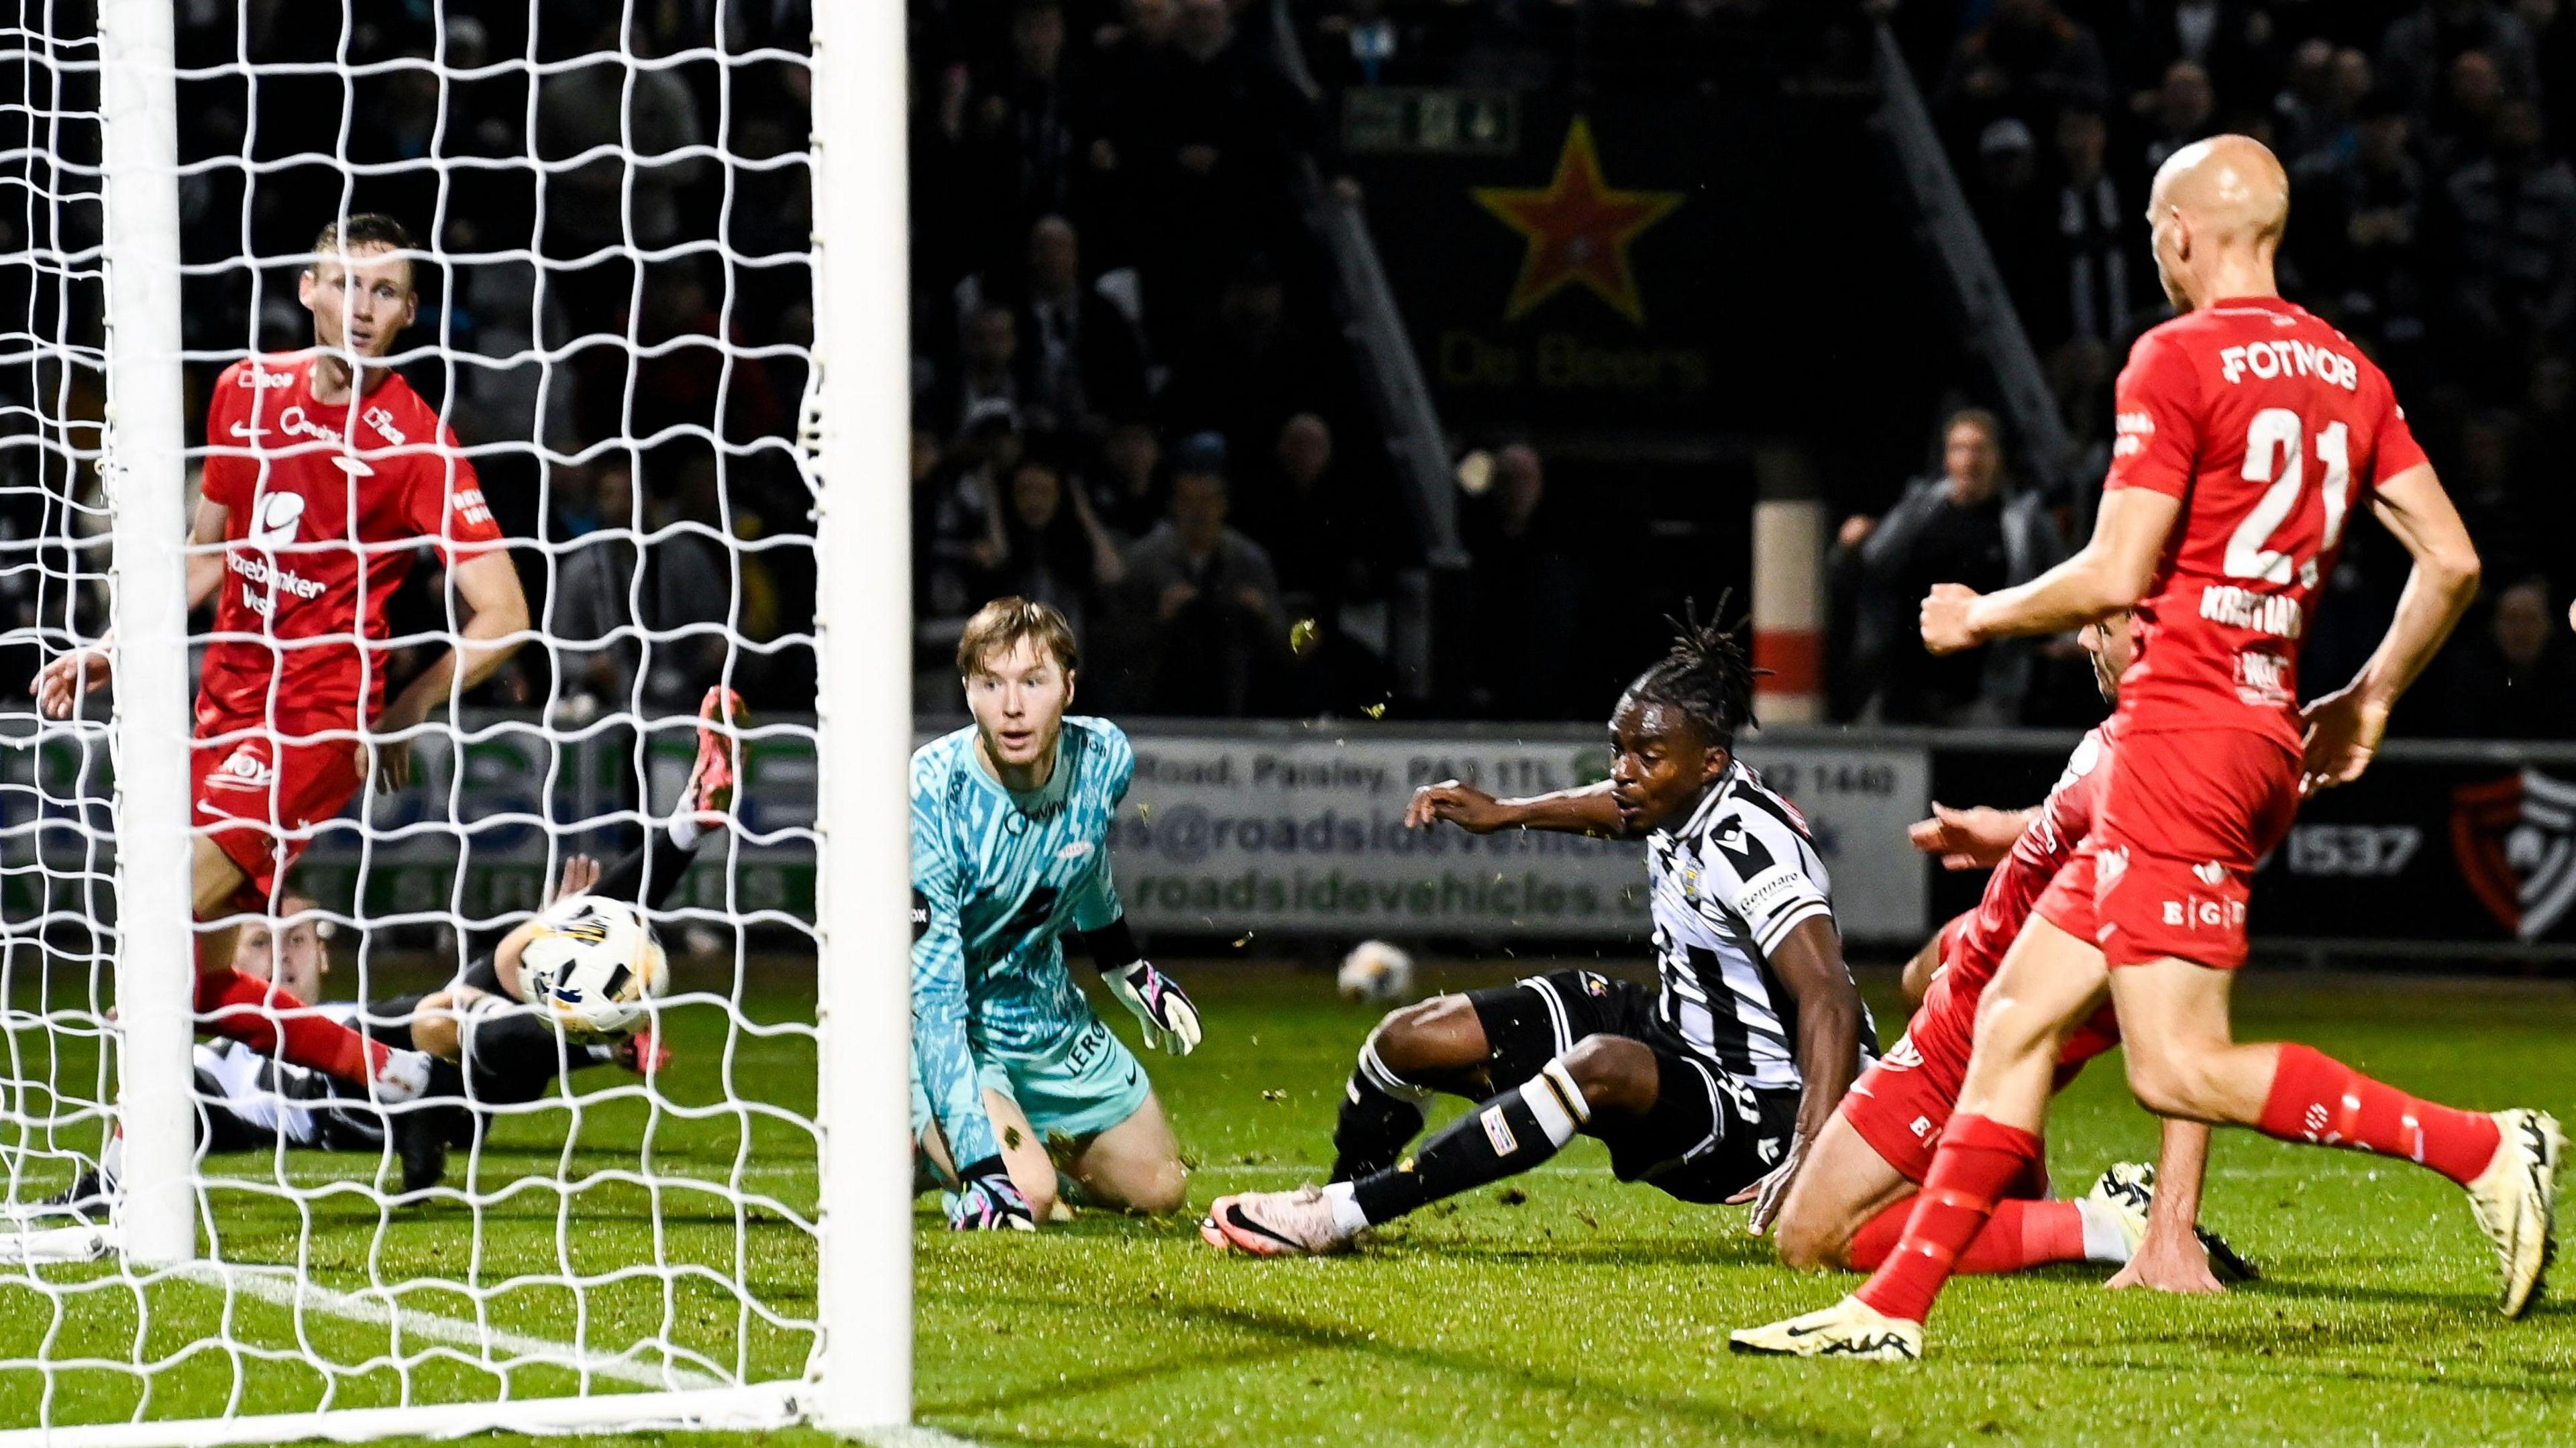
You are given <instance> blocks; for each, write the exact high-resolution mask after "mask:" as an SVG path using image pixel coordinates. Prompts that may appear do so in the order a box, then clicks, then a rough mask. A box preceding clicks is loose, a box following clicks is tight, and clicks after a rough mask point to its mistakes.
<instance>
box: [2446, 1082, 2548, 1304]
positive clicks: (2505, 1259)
mask: <svg viewBox="0 0 2576 1448" xmlns="http://www.w3.org/2000/svg"><path fill="white" fill-rule="evenodd" d="M2494 1120H2495V1124H2496V1132H2497V1136H2498V1140H2497V1142H2496V1153H2495V1156H2494V1157H2493V1158H2492V1159H2490V1160H2489V1161H2488V1162H2487V1169H2486V1170H2485V1171H2482V1172H2480V1173H2478V1178H2477V1180H2475V1181H2473V1182H2471V1183H2469V1206H2470V1209H2471V1210H2473V1211H2475V1212H2476V1213H2477V1217H2478V1225H2479V1226H2480V1227H2483V1228H2485V1229H2486V1234H2487V1237H2488V1239H2489V1240H2491V1241H2493V1242H2494V1243H2495V1245H2496V1263H2497V1265H2498V1266H2499V1267H2501V1268H2502V1269H2503V1271H2504V1291H2503V1293H2502V1295H2501V1296H2499V1297H2498V1299H2497V1301H2496V1306H2498V1307H2499V1308H2501V1309H2503V1312H2504V1315H2505V1316H2507V1317H2520V1316H2522V1314H2523V1311H2524V1309H2526V1308H2528V1307H2530V1306H2531V1302H2532V1299H2533V1298H2535V1297H2538V1296H2539V1295H2540V1285H2541V1281H2542V1279H2543V1278H2544V1277H2546V1276H2547V1275H2548V1272H2549V1259H2550V1256H2551V1254H2552V1253H2553V1252H2555V1251H2556V1250H2557V1243H2556V1242H2555V1241H2554V1240H2553V1238H2554V1235H2555V1232H2556V1222H2555V1221H2554V1213H2555V1211H2556V1208H2557V1205H2558V1163H2559V1158H2560V1157H2561V1156H2563V1155H2564V1154H2565V1153H2566V1150H2567V1137H2566V1135H2565V1133H2563V1132H2561V1131H2560V1130H2559V1129H2558V1118H2556V1117H2554V1116H2551V1115H2550V1114H2549V1113H2547V1112H2545V1111H2499V1112H2497V1113H2495V1118H2494Z"/></svg>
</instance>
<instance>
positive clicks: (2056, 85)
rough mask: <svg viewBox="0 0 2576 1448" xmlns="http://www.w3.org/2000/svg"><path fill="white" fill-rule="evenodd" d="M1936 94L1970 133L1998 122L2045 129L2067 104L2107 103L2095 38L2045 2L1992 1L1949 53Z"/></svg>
mask: <svg viewBox="0 0 2576 1448" xmlns="http://www.w3.org/2000/svg"><path fill="white" fill-rule="evenodd" d="M1940 96H1941V102H1942V105H1943V106H1944V108H1945V109H1947V110H1948V111H1949V112H1950V113H1951V115H1952V116H1953V118H1954V120H1955V121H1956V122H1957V123H1958V124H1960V125H1963V126H1966V127H1969V128H1970V129H1969V134H1971V135H1973V134H1976V133H1978V132H1980V131H1982V130H1983V129H1984V128H1985V125H1986V123H1987V122H1989V121H1992V120H1996V119H1999V118H2001V117H2004V116H2012V117H2015V118H2018V119H2020V120H2022V121H2024V122H2036V123H2041V124H2045V123H2046V122H2047V121H2048V120H2049V118H2051V117H2052V116H2054V115H2055V114H2056V113H2057V111H2058V110H2059V109H2061V108H2063V107H2066V106H2091V107H2095V108H2099V107H2101V106H2104V105H2107V104H2108V103H2109V102H2110V99H2111V72H2110V69H2109V67H2107V66H2106V65H2104V64H2103V61H2102V46H2101V43H2100V41H2098V40H2097V39H2095V38H2094V34H2093V32H2092V31H2091V30H2090V29H2088V28H2086V27H2085V26H2082V25H2079V24H2077V23H2076V22H2074V21H2072V20H2069V19H2067V18H2066V17H2065V16H2064V15H2062V14H2060V13H2059V12H2058V9H2057V6H2056V5H2055V4H2053V3H2051V0H1995V7H1994V11H1993V13H1992V14H1991V15H1990V16H1989V17H1988V18H1987V20H1986V23H1985V24H1983V25H1980V26H1978V27H1977V28H1976V29H1974V30H1971V31H1969V32H1968V33H1967V34H1966V35H1965V36H1963V37H1961V38H1960V41H1959V44H1958V48H1957V49H1956V50H1954V51H1952V52H1951V55H1950V69H1949V73H1948V75H1947V76H1945V77H1944V78H1943V79H1942V82H1941V89H1940Z"/></svg>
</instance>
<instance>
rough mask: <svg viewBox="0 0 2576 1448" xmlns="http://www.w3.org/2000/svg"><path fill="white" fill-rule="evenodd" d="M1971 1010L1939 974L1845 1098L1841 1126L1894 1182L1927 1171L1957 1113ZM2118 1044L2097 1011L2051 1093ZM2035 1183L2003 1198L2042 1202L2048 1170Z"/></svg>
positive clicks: (1919, 1177) (2114, 1026)
mask: <svg viewBox="0 0 2576 1448" xmlns="http://www.w3.org/2000/svg"><path fill="white" fill-rule="evenodd" d="M1976 1031H1977V1002H1976V998H1975V997H1973V996H1962V995H1956V994H1953V993H1952V991H1951V989H1950V977H1949V975H1948V973H1947V972H1944V973H1943V974H1942V975H1941V976H1940V977H1939V978H1938V979H1936V980H1934V981H1933V982H1932V989H1931V990H1929V991H1927V992H1925V993H1924V996H1923V1008H1922V1009H1921V1010H1919V1011H1916V1012H1915V1013H1914V1019H1912V1020H1910V1021H1908V1022H1906V1023H1905V1034H1904V1036H1903V1037H1902V1038H1900V1039H1899V1040H1898V1041H1897V1043H1896V1045H1895V1048H1894V1049H1892V1050H1890V1051H1889V1052H1888V1053H1887V1055H1886V1056H1885V1057H1883V1058H1882V1059H1880V1061H1879V1062H1878V1064H1876V1065H1874V1066H1872V1067H1870V1068H1869V1069H1868V1070H1867V1071H1865V1072H1863V1073H1861V1078H1860V1079H1859V1080H1858V1081H1855V1082H1853V1083H1852V1088H1851V1090H1850V1091H1849V1092H1848V1093H1847V1094H1845V1095H1844V1097H1843V1100H1842V1106H1841V1107H1840V1108H1839V1109H1840V1110H1841V1112H1842V1117H1843V1120H1845V1121H1848V1122H1850V1123H1851V1126H1852V1130H1854V1131H1857V1132H1859V1133H1860V1138H1861V1140H1863V1141H1866V1142H1868V1143H1869V1145H1870V1149H1871V1150H1873V1151H1875V1152H1877V1153H1878V1154H1879V1156H1880V1158H1881V1159H1883V1160H1885V1161H1886V1163H1887V1164H1888V1165H1889V1166H1892V1167H1894V1168H1896V1171H1897V1174H1898V1175H1899V1176H1902V1177H1904V1178H1905V1179H1906V1180H1907V1181H1910V1182H1912V1183H1914V1184H1915V1185H1917V1186H1920V1185H1922V1184H1923V1174H1924V1173H1925V1172H1927V1171H1929V1170H1931V1168H1932V1151H1933V1148H1934V1147H1936V1146H1938V1145H1939V1144H1940V1141H1941V1129H1942V1128H1943V1127H1945V1126H1947V1125H1949V1124H1950V1113H1951V1112H1952V1111H1954V1110H1956V1109H1957V1108H1958V1105H1959V1088H1960V1087H1961V1086H1962V1085H1964V1084H1965V1083H1966V1081H1967V1079H1968V1054H1969V1052H1970V1050H1971V1049H1973V1048H1974V1046H1975V1044H1976ZM2119 1043H2120V1022H2119V1018H2118V1017H2117V1016H2115V1015H2114V1014H2112V1011H2111V1007H2110V1006H2109V1005H2107V1004H2106V1005H2104V1006H2103V1007H2102V1008H2101V1009H2100V1010H2099V1011H2096V1012H2095V1013H2094V1014H2093V1016H2092V1018H2091V1019H2090V1020H2087V1021H2086V1022H2085V1023H2084V1024H2083V1025H2081V1026H2079V1027H2077V1028H2076V1030H2075V1033H2074V1034H2073V1035H2071V1036H2069V1037H2068V1038H2067V1041H2066V1049H2065V1052H2064V1054H2063V1055H2061V1056H2060V1057H2059V1058H2058V1063H2057V1080H2056V1083H2055V1089H2057V1090H2061V1091H2062V1090H2064V1089H2065V1088H2066V1083H2067V1082H2069V1081H2072V1080H2074V1079H2075V1077H2076V1074H2077V1073H2078V1072H2080V1071H2082V1070H2083V1069H2084V1063H2085V1062H2087V1061H2090V1060H2092V1059H2093V1058H2094V1057H2096V1056H2099V1055H2101V1054H2102V1053H2103V1052H2105V1051H2107V1050H2109V1049H2111V1048H2112V1047H2113V1046H2116V1045H2118V1044H2119ZM2035 1170H2036V1172H2037V1175H2036V1177H2035V1178H2032V1179H2029V1180H2025V1181H2022V1182H2018V1183H2015V1184H2014V1186H2013V1188H2012V1189H2011V1190H2010V1191H2008V1192H2006V1193H2005V1195H2007V1196H2022V1197H2032V1198H2038V1197H2044V1196H2047V1195H2048V1169H2047V1167H2046V1165H2045V1164H2044V1163H2043V1164H2038V1165H2036V1167H2035Z"/></svg>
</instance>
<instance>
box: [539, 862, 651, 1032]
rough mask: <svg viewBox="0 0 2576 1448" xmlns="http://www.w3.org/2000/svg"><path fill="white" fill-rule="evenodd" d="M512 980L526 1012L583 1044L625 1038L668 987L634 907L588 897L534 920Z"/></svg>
mask: <svg viewBox="0 0 2576 1448" xmlns="http://www.w3.org/2000/svg"><path fill="white" fill-rule="evenodd" d="M519 972H520V975H519V978H520V983H521V987H522V989H524V990H525V991H526V993H527V1000H528V1004H530V1005H532V1006H541V1007H543V1008H544V1009H545V1010H546V1011H547V1012H548V1013H549V1014H551V1015H552V1016H553V1017H554V1019H555V1022H556V1024H558V1025H560V1026H561V1027H563V1029H564V1032H565V1033H566V1034H567V1035H572V1036H577V1037H583V1038H590V1039H597V1038H602V1037H610V1036H619V1035H623V1034H625V1033H626V1032H627V1031H628V1030H630V1029H631V1028H632V1027H633V1026H634V1024H635V1021H636V1019H637V1018H638V1017H640V1016H642V1015H643V1014H644V1002H645V1001H647V1000H649V999H651V998H652V997H655V996H658V995H660V994H662V992H663V991H664V990H666V989H668V988H669V986H670V982H671V968H670V963H669V961H668V959H667V958H666V957H665V956H664V955H663V953H662V942H661V941H659V940H657V939H655V938H654V936H653V927H652V926H651V925H650V924H649V923H647V922H646V921H645V919H644V917H643V916H642V915H641V914H639V913H637V911H636V909H635V907H634V906H632V905H629V904H627V903H625V902H624V901H622V900H609V899H604V898H601V897H598V896H593V895H575V896H573V897H572V898H570V899H568V900H558V901H556V902H555V904H554V905H553V906H551V907H550V908H548V909H547V911H546V912H545V914H543V915H541V916H539V917H537V934H536V938H535V939H533V940H531V941H529V942H528V948H527V950H526V952H525V953H524V954H522V955H521V956H520V957H519Z"/></svg>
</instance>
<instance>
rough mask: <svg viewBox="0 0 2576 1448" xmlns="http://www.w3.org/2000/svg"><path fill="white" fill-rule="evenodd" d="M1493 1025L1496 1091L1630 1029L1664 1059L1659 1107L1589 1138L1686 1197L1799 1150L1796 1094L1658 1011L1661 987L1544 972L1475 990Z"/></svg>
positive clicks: (1717, 1192)
mask: <svg viewBox="0 0 2576 1448" xmlns="http://www.w3.org/2000/svg"><path fill="white" fill-rule="evenodd" d="M1467 1001H1468V1003H1469V1004H1470V1005H1473V1006H1474V1007H1475V1008H1476V1019H1477V1020H1478V1021H1479V1022H1481V1023H1482V1024H1483V1026H1484V1028H1485V1041H1486V1043H1487V1045H1488V1046H1490V1047H1491V1049H1492V1052H1493V1054H1492V1056H1491V1057H1490V1058H1489V1069H1490V1072H1491V1076H1492V1080H1493V1086H1494V1089H1495V1090H1497V1091H1503V1090H1508V1089H1510V1088H1511V1087H1512V1086H1514V1085H1517V1084H1519V1083H1520V1082H1523V1081H1527V1080H1529V1079H1530V1078H1531V1077H1533V1076H1536V1075H1537V1074H1538V1073H1539V1070H1540V1068H1542V1067H1544V1066H1545V1065H1547V1063H1548V1062H1549V1061H1551V1060H1554V1059H1555V1058H1556V1057H1558V1056H1561V1055H1563V1054H1564V1053H1566V1052H1567V1051H1570V1050H1572V1049H1574V1045H1575V1043H1576V1042H1578V1041H1581V1040H1583V1039H1584V1038H1585V1037H1587V1036H1621V1037H1625V1038H1626V1039H1628V1040H1631V1041H1636V1042H1638V1043H1640V1044H1642V1045H1643V1046H1645V1047H1646V1049H1648V1050H1650V1051H1652V1052H1654V1054H1655V1075H1656V1083H1657V1084H1656V1091H1655V1105H1654V1108H1653V1109H1652V1110H1650V1111H1648V1112H1647V1113H1646V1114H1645V1115H1644V1116H1642V1117H1633V1118H1630V1117H1623V1118H1620V1119H1617V1120H1611V1119H1607V1118H1599V1117H1596V1118H1595V1119H1594V1120H1593V1121H1592V1123H1591V1124H1590V1125H1589V1126H1586V1127H1585V1128H1584V1134H1585V1135H1587V1136H1591V1137H1594V1138H1596V1139H1598V1140H1599V1141H1600V1142H1601V1144H1602V1145H1604V1146H1607V1147H1609V1148H1610V1169H1611V1170H1612V1171H1613V1172H1615V1173H1616V1174H1617V1175H1618V1178H1619V1180H1621V1181H1623V1182H1636V1181H1641V1182H1645V1183H1648V1184H1649V1185H1652V1186H1654V1187H1657V1188H1659V1189H1661V1190H1663V1191H1665V1192H1667V1193H1670V1194H1671V1195H1673V1196H1676V1197H1679V1198H1681V1199H1682V1200H1683V1201H1686V1202H1721V1201H1724V1200H1726V1199H1727V1198H1728V1197H1731V1196H1733V1195H1735V1194H1736V1193H1737V1192H1739V1191H1742V1190H1743V1189H1744V1188H1745V1187H1747V1186H1749V1185H1751V1184H1752V1183H1754V1182H1756V1181H1759V1180H1761V1179H1762V1177H1763V1176H1765V1175H1766V1174H1768V1173H1769V1172H1770V1171H1771V1169H1772V1168H1773V1167H1776V1166H1778V1165H1779V1164H1780V1162H1781V1159H1782V1158H1784V1157H1786V1156H1787V1155H1788V1152H1789V1140H1790V1137H1791V1135H1792V1133H1793V1132H1794V1131H1795V1129H1796V1126H1797V1119H1798V1093H1797V1092H1795V1091H1756V1090H1754V1089H1753V1088H1752V1087H1751V1086H1749V1085H1747V1084H1745V1083H1744V1081H1743V1080H1742V1079H1741V1078H1739V1077H1737V1076H1734V1075H1732V1074H1730V1073H1729V1072H1728V1071H1727V1069H1726V1068H1725V1067H1723V1066H1720V1065H1719V1064H1717V1063H1716V1062H1715V1061H1712V1060H1710V1059H1709V1058H1708V1057H1706V1056H1704V1055H1702V1054H1700V1053H1699V1052H1698V1051H1695V1050H1693V1049H1691V1046H1690V1043H1688V1042H1687V1041H1684V1040H1683V1039H1682V1038H1681V1037H1680V1036H1678V1035H1676V1034H1674V1033H1673V1031H1672V1030H1670V1029H1669V1028H1668V1027H1666V1026H1665V1025H1664V1023H1663V1022H1662V1021H1660V1020H1658V1019H1656V1017H1655V998H1654V994H1653V993H1652V992H1650V991H1648V990H1647V989H1646V988H1645V987H1643V986H1640V985H1637V984H1635V983H1634V982H1631V981H1624V980H1619V979H1617V978H1615V977H1612V976H1606V975H1601V974H1599V973H1597V972H1594V971H1589V970H1560V971H1557V972H1554V973H1553V974H1549V975H1534V976H1531V977H1530V978H1529V979H1527V980H1524V981H1522V982H1521V983H1520V984H1518V985H1511V986H1504V987H1501V988H1499V989H1496V990H1478V991H1469V992H1467Z"/></svg>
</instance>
